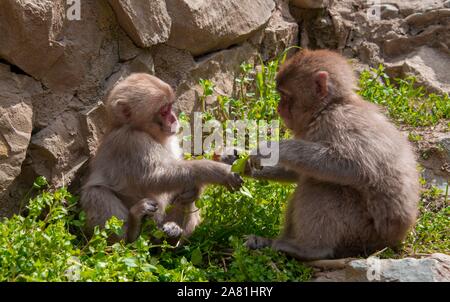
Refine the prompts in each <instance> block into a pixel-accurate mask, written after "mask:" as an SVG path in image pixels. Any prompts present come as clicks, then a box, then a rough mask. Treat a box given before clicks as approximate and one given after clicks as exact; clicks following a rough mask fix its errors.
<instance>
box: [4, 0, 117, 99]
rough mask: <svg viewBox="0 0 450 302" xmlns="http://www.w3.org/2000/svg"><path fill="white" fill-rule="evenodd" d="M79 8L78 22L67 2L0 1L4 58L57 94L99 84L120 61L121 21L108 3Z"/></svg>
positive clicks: (42, 0) (83, 5)
mask: <svg viewBox="0 0 450 302" xmlns="http://www.w3.org/2000/svg"><path fill="white" fill-rule="evenodd" d="M80 3H81V15H80V17H81V20H80V21H77V20H68V19H67V18H66V1H63V0H56V1H50V0H28V1H15V0H4V1H0V33H1V37H2V38H1V39H0V57H2V58H4V59H5V60H7V61H8V62H10V63H12V64H14V65H17V66H18V67H20V68H21V69H22V70H24V71H25V72H26V73H28V74H30V75H31V76H33V77H34V78H35V79H38V80H41V81H42V82H43V83H44V84H45V86H47V87H49V88H51V89H53V90H60V91H65V92H67V90H68V89H75V87H77V86H80V85H82V84H85V85H97V84H98V82H99V81H101V80H102V78H104V77H106V76H107V75H108V74H109V73H110V72H111V70H112V68H113V67H114V64H115V61H116V60H117V53H118V52H117V43H114V42H113V40H114V35H113V32H112V30H111V29H112V28H113V27H114V24H115V22H116V21H115V18H114V14H113V12H112V10H111V8H110V7H109V5H108V4H107V3H105V2H103V1H81V2H80Z"/></svg>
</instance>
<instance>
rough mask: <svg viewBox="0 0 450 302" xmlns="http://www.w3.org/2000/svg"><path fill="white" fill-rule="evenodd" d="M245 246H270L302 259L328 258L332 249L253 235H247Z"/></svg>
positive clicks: (254, 247) (257, 247) (252, 247)
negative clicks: (308, 246)
mask: <svg viewBox="0 0 450 302" xmlns="http://www.w3.org/2000/svg"><path fill="white" fill-rule="evenodd" d="M246 246H247V247H248V248H250V249H261V248H265V247H271V248H272V249H274V250H275V251H278V252H283V253H286V254H288V255H289V256H292V257H294V258H296V259H299V260H304V261H308V260H316V259H325V258H330V257H332V255H333V249H326V248H305V247H300V246H298V245H297V244H295V243H293V242H292V241H289V240H286V239H270V238H265V237H260V236H255V235H250V236H248V237H247V241H246Z"/></svg>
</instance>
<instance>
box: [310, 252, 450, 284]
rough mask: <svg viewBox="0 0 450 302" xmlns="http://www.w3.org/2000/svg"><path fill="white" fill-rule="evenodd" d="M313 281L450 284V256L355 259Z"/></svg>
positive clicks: (319, 275)
mask: <svg viewBox="0 0 450 302" xmlns="http://www.w3.org/2000/svg"><path fill="white" fill-rule="evenodd" d="M313 281H331V282H336V281H349V282H368V281H374V282H436V281H438V282H449V281H450V256H448V255H445V254H432V255H431V256H429V257H426V258H422V259H414V258H405V259H398V260H397V259H378V258H368V259H361V260H353V261H350V262H348V263H346V264H345V266H344V268H342V269H339V270H333V271H330V272H325V273H319V274H317V276H316V277H315V278H314V280H313Z"/></svg>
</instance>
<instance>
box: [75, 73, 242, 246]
mask: <svg viewBox="0 0 450 302" xmlns="http://www.w3.org/2000/svg"><path fill="white" fill-rule="evenodd" d="M174 102H175V96H174V93H173V91H172V89H171V88H170V86H169V85H168V84H166V83H164V82H163V81H161V80H159V79H158V78H156V77H154V76H151V75H147V74H133V75H131V76H129V77H127V78H126V79H125V80H123V81H122V82H120V83H119V84H117V85H116V86H115V87H114V88H113V89H112V91H111V92H110V93H109V95H108V98H107V101H106V106H107V110H108V113H109V121H110V127H109V130H108V132H107V134H106V135H105V137H104V138H103V141H102V143H101V145H100V146H99V148H98V150H97V153H96V155H95V157H94V158H93V160H92V162H91V167H90V168H91V174H90V175H89V178H88V180H87V183H86V184H85V185H84V186H83V189H82V195H81V206H82V208H83V210H84V211H85V212H86V215H87V229H88V231H90V232H91V231H92V229H93V228H94V227H95V226H97V225H99V226H103V225H104V223H105V222H106V221H107V220H108V219H109V218H111V217H112V216H116V217H117V218H119V219H122V220H124V222H125V224H124V238H123V239H125V240H126V241H128V242H132V241H134V240H136V238H137V237H138V236H139V234H140V229H141V222H142V219H143V217H144V216H147V215H148V216H152V217H153V218H154V219H155V220H156V222H157V223H158V225H159V226H160V227H161V228H162V229H163V231H165V232H166V233H167V234H168V235H169V237H174V238H176V239H177V238H178V237H179V236H180V235H181V233H183V235H185V236H188V235H189V234H190V233H191V232H192V231H193V230H194V228H195V226H196V225H197V224H198V222H199V214H198V211H197V209H196V207H195V205H194V203H193V201H194V200H195V199H196V198H197V195H198V192H199V188H200V187H201V186H202V185H204V184H221V185H225V186H227V187H228V188H230V189H236V188H238V187H239V186H240V185H241V182H242V180H241V179H240V177H239V176H237V175H236V174H234V173H232V172H231V168H230V166H229V165H226V164H223V163H218V162H214V161H209V160H195V161H186V160H183V159H182V158H181V149H180V146H179V142H178V139H177V137H176V135H175V134H176V132H177V131H178V128H179V124H178V120H177V118H176V116H175V114H174V112H173V110H172V105H173V104H174ZM174 200H175V201H174ZM173 201H174V204H173V208H172V209H171V210H170V211H169V213H167V214H166V207H167V205H168V204H169V203H171V202H173ZM118 239H121V238H113V240H118Z"/></svg>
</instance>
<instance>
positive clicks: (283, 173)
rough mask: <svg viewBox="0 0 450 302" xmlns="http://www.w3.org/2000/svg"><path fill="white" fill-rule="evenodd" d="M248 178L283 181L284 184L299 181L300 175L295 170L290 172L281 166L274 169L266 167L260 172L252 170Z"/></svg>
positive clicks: (247, 174)
mask: <svg viewBox="0 0 450 302" xmlns="http://www.w3.org/2000/svg"><path fill="white" fill-rule="evenodd" d="M246 176H250V177H253V178H256V179H265V180H274V181H283V182H296V181H297V180H298V176H299V175H298V173H297V172H296V171H293V170H288V169H286V168H284V167H283V166H281V165H277V166H274V167H271V166H265V167H263V168H262V169H260V170H256V169H252V171H250V172H249V173H246Z"/></svg>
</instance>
